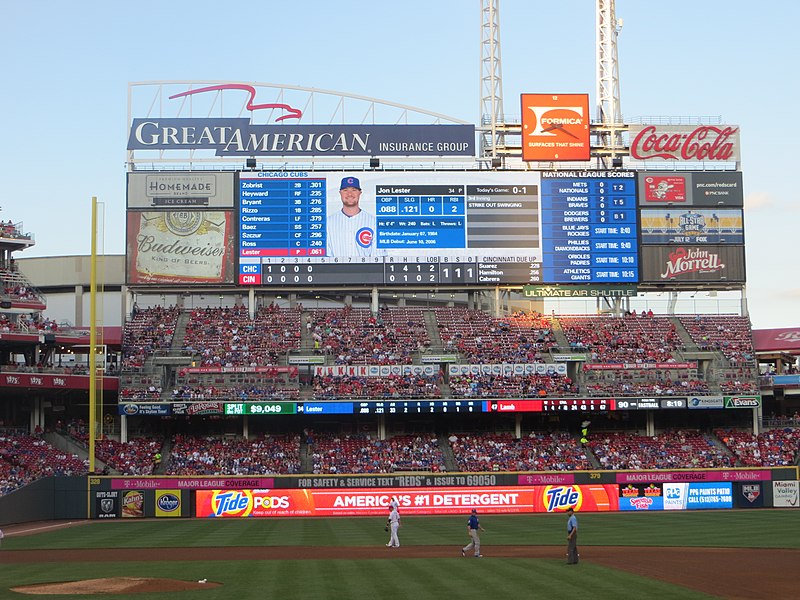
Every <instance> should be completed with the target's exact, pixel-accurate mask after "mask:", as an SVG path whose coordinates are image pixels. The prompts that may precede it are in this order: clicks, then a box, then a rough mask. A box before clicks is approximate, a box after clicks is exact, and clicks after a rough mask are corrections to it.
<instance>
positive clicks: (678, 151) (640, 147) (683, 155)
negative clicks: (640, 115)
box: [631, 125, 739, 161]
mask: <svg viewBox="0 0 800 600" xmlns="http://www.w3.org/2000/svg"><path fill="white" fill-rule="evenodd" d="M738 131H739V129H738V127H737V128H733V127H724V128H721V127H714V126H712V125H704V126H701V127H697V128H695V129H694V130H692V131H690V132H688V133H684V132H677V131H675V130H674V128H673V129H672V130H671V131H668V132H659V131H658V130H657V129H656V126H655V125H650V126H648V127H645V128H643V129H642V130H641V131H640V132H639V133H638V134H637V135H636V137H635V138H633V140H632V141H631V157H632V158H636V159H638V160H646V159H649V158H663V159H664V160H696V161H700V160H704V161H710V160H716V161H729V160H735V158H734V142H735V141H736V140H731V139H730V138H731V137H732V136H733V135H734V134H736V133H737V132H738Z"/></svg>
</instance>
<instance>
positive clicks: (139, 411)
mask: <svg viewBox="0 0 800 600" xmlns="http://www.w3.org/2000/svg"><path fill="white" fill-rule="evenodd" d="M171 409H172V407H171V406H170V405H169V404H166V403H163V404H159V403H156V402H153V403H139V404H135V403H132V402H127V403H125V404H118V405H117V410H118V411H119V414H121V415H126V416H128V417H132V416H133V415H158V416H160V417H165V416H167V415H169V414H171Z"/></svg>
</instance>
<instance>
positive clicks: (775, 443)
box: [715, 427, 800, 467]
mask: <svg viewBox="0 0 800 600" xmlns="http://www.w3.org/2000/svg"><path fill="white" fill-rule="evenodd" d="M715 433H716V435H717V437H718V438H719V439H721V440H722V442H723V443H724V444H725V445H726V446H727V447H728V448H730V450H731V452H733V454H735V455H736V458H737V460H738V461H739V464H740V465H741V466H743V467H780V466H785V465H793V464H796V461H797V453H798V450H799V449H800V427H784V428H778V429H770V430H769V431H763V432H761V433H759V434H758V435H753V434H752V433H750V432H746V431H738V430H734V429H718V430H716V431H715Z"/></svg>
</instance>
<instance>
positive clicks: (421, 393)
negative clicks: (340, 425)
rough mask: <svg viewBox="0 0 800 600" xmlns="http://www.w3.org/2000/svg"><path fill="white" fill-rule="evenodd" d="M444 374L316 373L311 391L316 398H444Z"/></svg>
mask: <svg viewBox="0 0 800 600" xmlns="http://www.w3.org/2000/svg"><path fill="white" fill-rule="evenodd" d="M439 383H441V375H432V376H425V375H416V374H411V373H408V374H405V375H387V376H386V377H365V376H360V375H316V376H314V378H313V381H312V390H313V391H312V394H313V397H314V399H316V400H335V399H338V398H376V399H384V398H404V399H411V398H441V397H442V391H441V389H440V388H439Z"/></svg>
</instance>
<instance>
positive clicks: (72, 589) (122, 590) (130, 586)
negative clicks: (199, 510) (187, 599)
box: [11, 577, 222, 595]
mask: <svg viewBox="0 0 800 600" xmlns="http://www.w3.org/2000/svg"><path fill="white" fill-rule="evenodd" d="M221 585H222V584H221V583H214V582H213V581H208V582H206V583H201V582H199V581H181V580H179V579H156V578H153V577H105V578H103V579H83V580H81V581H63V582H61V583H37V584H34V585H21V586H18V587H13V588H11V591H12V592H19V593H20V594H37V595H46V594H140V593H146V592H184V591H188V590H205V589H209V588H215V587H219V586H221Z"/></svg>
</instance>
